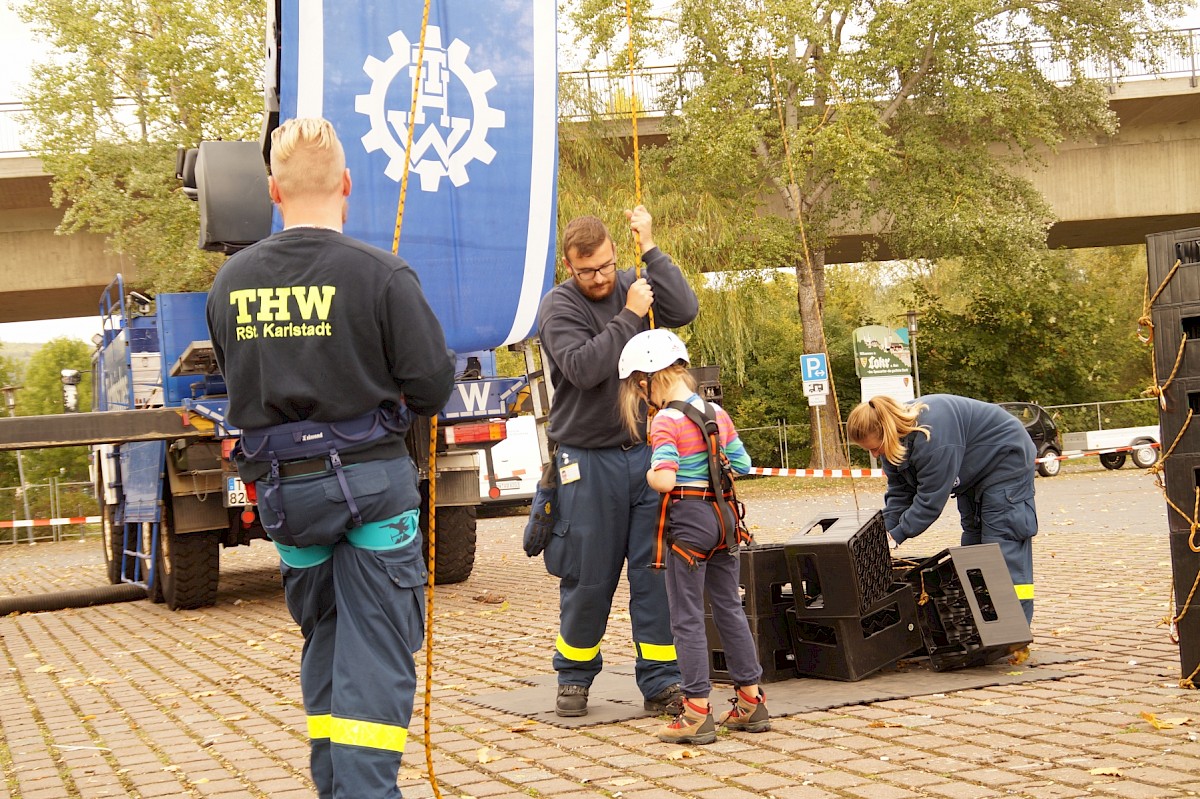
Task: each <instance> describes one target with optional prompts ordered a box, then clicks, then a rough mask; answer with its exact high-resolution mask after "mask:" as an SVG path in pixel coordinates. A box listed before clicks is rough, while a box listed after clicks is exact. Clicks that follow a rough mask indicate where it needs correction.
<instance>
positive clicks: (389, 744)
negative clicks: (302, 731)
mask: <svg viewBox="0 0 1200 799" xmlns="http://www.w3.org/2000/svg"><path fill="white" fill-rule="evenodd" d="M308 737H309V738H311V739H313V740H316V739H320V738H328V739H329V740H330V741H331V742H332V743H335V744H345V745H346V746H365V747H369V748H371V749H385V750H388V751H391V752H403V751H404V745H405V743H406V742H407V741H408V730H407V729H406V728H404V727H397V726H396V725H394V724H380V723H379V722H375V721H355V720H354V719H342V718H334V717H333V716H331V715H328V714H326V715H323V716H309V717H308Z"/></svg>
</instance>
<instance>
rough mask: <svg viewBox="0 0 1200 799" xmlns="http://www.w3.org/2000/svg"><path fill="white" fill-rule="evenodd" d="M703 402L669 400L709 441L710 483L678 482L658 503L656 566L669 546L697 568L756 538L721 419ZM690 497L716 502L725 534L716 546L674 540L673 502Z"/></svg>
mask: <svg viewBox="0 0 1200 799" xmlns="http://www.w3.org/2000/svg"><path fill="white" fill-rule="evenodd" d="M701 402H702V403H703V410H701V409H699V408H697V407H696V406H695V405H692V404H691V403H690V402H679V401H675V402H671V403H668V404H667V407H668V408H671V409H673V410H676V411H679V412H680V413H682V414H683V415H684V416H686V417H687V418H688V419H689V420H691V422H692V423H693V424H694V425H696V426H697V427H699V428H700V431H701V433H702V434H703V435H704V439H705V442H706V444H707V454H708V483H709V484H708V487H707V488H701V487H700V486H676V487H675V488H673V489H671V490H670V491H668V492H667V493H665V494H663V495H662V497H661V498H660V500H659V506H658V534H657V536H656V542H655V546H654V562H653V563H651V567H652V568H656V569H662V568H666V565H667V564H666V560H665V557H664V555H665V549H666V547H667V546H669V547H670V549H671V551H672V552H674V553H675V554H676V555H678V556H679V557H681V558H683V560H684V562H685V563H687V565H688V568H690V569H694V568H696V566H697V565H698V564H699V563H701V562H703V561H706V560H708V559H709V558H711V557H712V556H713V555H714V554H715V553H717V552H720V551H721V550H723V549H727V550H729V551H730V552H731V553H732V552H736V551H737V548H738V547H739V546H740V545H742V544H749V543H752V542H753V540H754V537H753V536H752V535H751V534H750V530H749V528H747V527H746V523H745V518H746V507H745V505H743V504H742V503H741V502H740V501H739V500H738V498H737V493H736V492H735V491H734V486H733V467H732V466H731V465H730V463H729V458H728V457H726V455H725V452H724V451H723V450H722V449H721V428H720V425H719V424H718V423H717V415H716V411H714V410H713V407H712V406H711V405H709V404H708V403H707V402H705V401H704V400H701ZM687 500H691V501H701V502H708V503H711V504H712V506H713V512H714V514H715V515H716V518H717V524H718V529H719V530H720V532H721V535H720V538H719V539H718V541H717V544H716V546H714V547H713V548H712V549H710V550H708V551H707V552H706V551H703V550H697V549H693V548H692V547H689V546H686V545H683V544H679V543H678V542H676V541H674V540H673V538H672V536H671V535H670V533H669V531H668V524H667V522H668V517H669V515H670V506H671V505H672V504H673V503H674V502H680V501H687Z"/></svg>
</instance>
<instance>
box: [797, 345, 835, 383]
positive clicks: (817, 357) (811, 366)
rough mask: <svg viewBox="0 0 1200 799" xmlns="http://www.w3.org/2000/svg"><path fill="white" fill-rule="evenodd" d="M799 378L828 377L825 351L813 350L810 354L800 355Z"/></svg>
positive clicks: (817, 378)
mask: <svg viewBox="0 0 1200 799" xmlns="http://www.w3.org/2000/svg"><path fill="white" fill-rule="evenodd" d="M800 379H801V380H804V381H809V380H828V379H829V368H828V367H827V366H826V363H825V353H823V352H814V353H812V354H811V355H801V356H800Z"/></svg>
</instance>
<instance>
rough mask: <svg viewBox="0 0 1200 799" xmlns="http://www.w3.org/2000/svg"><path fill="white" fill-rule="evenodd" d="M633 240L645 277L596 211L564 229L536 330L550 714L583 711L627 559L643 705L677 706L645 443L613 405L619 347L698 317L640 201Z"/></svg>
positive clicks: (632, 217) (629, 214) (656, 708)
mask: <svg viewBox="0 0 1200 799" xmlns="http://www.w3.org/2000/svg"><path fill="white" fill-rule="evenodd" d="M625 218H626V219H627V221H628V224H629V228H630V231H631V232H632V233H633V234H634V235H635V237H636V240H637V241H638V242H639V244H640V246H641V252H640V255H641V258H642V262H643V264H644V275H643V276H641V277H639V276H638V274H637V272H636V270H634V269H620V270H618V269H617V253H616V247H615V245H614V244H613V240H612V237H611V236H610V235H609V233H608V230H607V228H606V227H605V226H604V223H603V222H602V221H601V220H599V219H597V218H596V217H594V216H583V217H579V218H577V219H573V220H571V222H569V223H568V224H567V226H566V228H565V229H564V230H563V234H562V249H563V265H564V267H565V268H566V270H567V273H568V275H569V276H570V277H569V278H568V279H567V280H564V281H563V282H562V283H560V284H559V285H558V286H556V287H555V288H553V289H552V290H551V291H550V292H549V293H547V294H546V296H545V297H543V298H542V303H541V307H540V308H539V310H538V328H539V331H540V335H541V339H542V347H543V355H544V356H545V358H546V361H547V366H548V368H549V374H550V381H551V383H552V384H553V386H554V405H553V408H552V409H551V413H550V429H549V435H550V438H551V439H552V440H553V441H555V442H556V443H557V446H558V449H557V453H556V455H555V465H556V467H557V473H558V483H559V487H558V494H557V504H558V519H557V521H556V522H555V526H554V535H552V536H551V537H550V541H549V543H547V544H546V548H545V550H544V552H543V556H544V557H545V560H546V569H547V571H549V572H550V573H551V574H553V575H555V576H556V577H558V578H559V579H560V584H559V633H558V640H557V642H556V643H555V652H554V659H553V662H554V668H555V670H556V671H557V672H558V698H557V702H556V707H555V711H556V712H557V714H558V715H560V716H568V717H569V716H583V715H586V714H587V699H588V688H589V687H590V686H591V684H592V681H593V680H595V678H596V675H597V674H599V673H600V670H601V668H602V667H603V662H604V661H603V656H602V654H601V651H600V641H601V639H602V638H603V637H604V632H605V627H606V625H607V623H608V615H609V611H610V609H611V607H612V598H613V593H614V592H615V591H616V588H617V585H618V583H619V582H620V579H621V571H622V569H623V568H625V564H626V562H628V576H629V595H630V596H629V615H630V617H631V620H632V625H633V644H634V649H635V654H636V656H637V663H636V670H635V671H636V676H637V684H638V688H639V690H640V691H641V693H642V696H643V706H644V707H645V709H646V710H648V711H651V712H654V713H667V714H670V715H677V714H678V713H679V712H680V710H681V708H682V694H681V693H680V689H679V680H680V677H679V667H678V665H677V664H676V662H675V646H674V643H673V639H672V636H671V622H670V614H669V612H668V608H667V594H666V586H665V582H664V579H663V573H662V570H661V569H660V568H655V567H654V564H652V560H653V558H654V543H655V535H656V530H657V518H656V517H657V512H658V504H659V498H658V493H657V492H656V491H654V490H653V489H651V488H650V487H649V486H648V485H647V483H646V472H647V471H648V470H649V468H650V447H649V446H648V445H647V444H646V442H645V440H644V439H643V440H641V441H634V440H632V439H631V437H630V435H629V431H628V429H627V428H626V427H625V425H624V423H623V422H622V420H621V417H620V413H619V411H618V405H617V402H618V400H617V394H618V388H619V384H620V381H619V380H618V378H617V361H618V360H619V358H620V355H621V350H622V348H624V346H625V343H626V342H628V341H629V340H630V339H631V338H633V337H634V336H635V335H637V334H638V333H641V332H642V331H643V330H648V329H650V326H651V325H650V318H649V316H650V308H651V305H652V304H653V306H654V323H655V325H656V326H657V327H667V328H670V327H680V326H682V325H686V324H688V323H689V322H691V321H692V320H693V319H695V318H696V313H697V311H698V309H699V305H698V302H697V300H696V294H695V292H693V291H692V288H691V286H690V285H688V282H687V280H686V279H685V278H684V276H683V273H682V272H681V271H680V270H679V267H677V266H676V265H675V264H674V263H673V262H672V261H671V259H670V257H669V256H667V254H666V253H664V252H663V251H662V250H660V249H658V247H657V246H655V244H654V238H653V235H652V226H651V222H652V220H651V216H650V213H649V212H648V211H647V210H646V208H645V207H644V206H640V205H639V206H638V207H637V208H635V209H633V210H632V211H628V210H627V211H625Z"/></svg>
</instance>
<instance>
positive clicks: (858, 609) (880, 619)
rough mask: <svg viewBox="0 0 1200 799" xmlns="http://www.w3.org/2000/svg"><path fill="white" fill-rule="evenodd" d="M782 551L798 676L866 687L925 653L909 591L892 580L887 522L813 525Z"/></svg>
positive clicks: (832, 520)
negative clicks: (866, 680)
mask: <svg viewBox="0 0 1200 799" xmlns="http://www.w3.org/2000/svg"><path fill="white" fill-rule="evenodd" d="M802 530H803V532H802V533H800V534H798V535H796V536H794V537H792V539H791V540H789V541H788V542H787V543H786V544H784V556H785V559H786V561H787V569H788V575H789V576H790V578H791V584H792V589H793V594H794V601H793V602H792V605H791V606H790V607H789V608H787V611H786V617H787V622H788V630H789V632H790V633H791V639H792V651H793V653H794V654H795V658H796V671H797V673H799V674H801V675H805V676H813V677H825V678H828V679H834V680H861V679H862V678H863V677H866V676H867V675H869V674H872V673H873V672H876V671H878V670H879V669H882V668H884V667H885V666H889V665H891V664H892V663H895V662H896V661H897V660H900V659H901V658H903V657H905V656H906V655H909V654H911V653H913V652H915V651H917V650H919V649H920V648H921V633H920V630H919V629H918V618H917V607H916V602H915V600H914V597H913V592H912V590H911V589H910V588H909V587H908V586H907V585H905V584H903V583H899V584H898V583H895V582H893V579H892V558H891V553H890V551H889V549H888V543H887V530H886V529H885V527H884V523H883V514H882V513H878V512H877V513H875V514H874V515H873V516H872V517H871V518H870V519H869V520H868V521H867V522H866V523H865V524H863V523H860V522H859V521H858V518H857V517H855V516H847V517H839V516H824V517H818V518H816V519H813V520H812V521H810V522H809V523H808V524H806V525H805V526H804V527H803V528H802Z"/></svg>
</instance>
